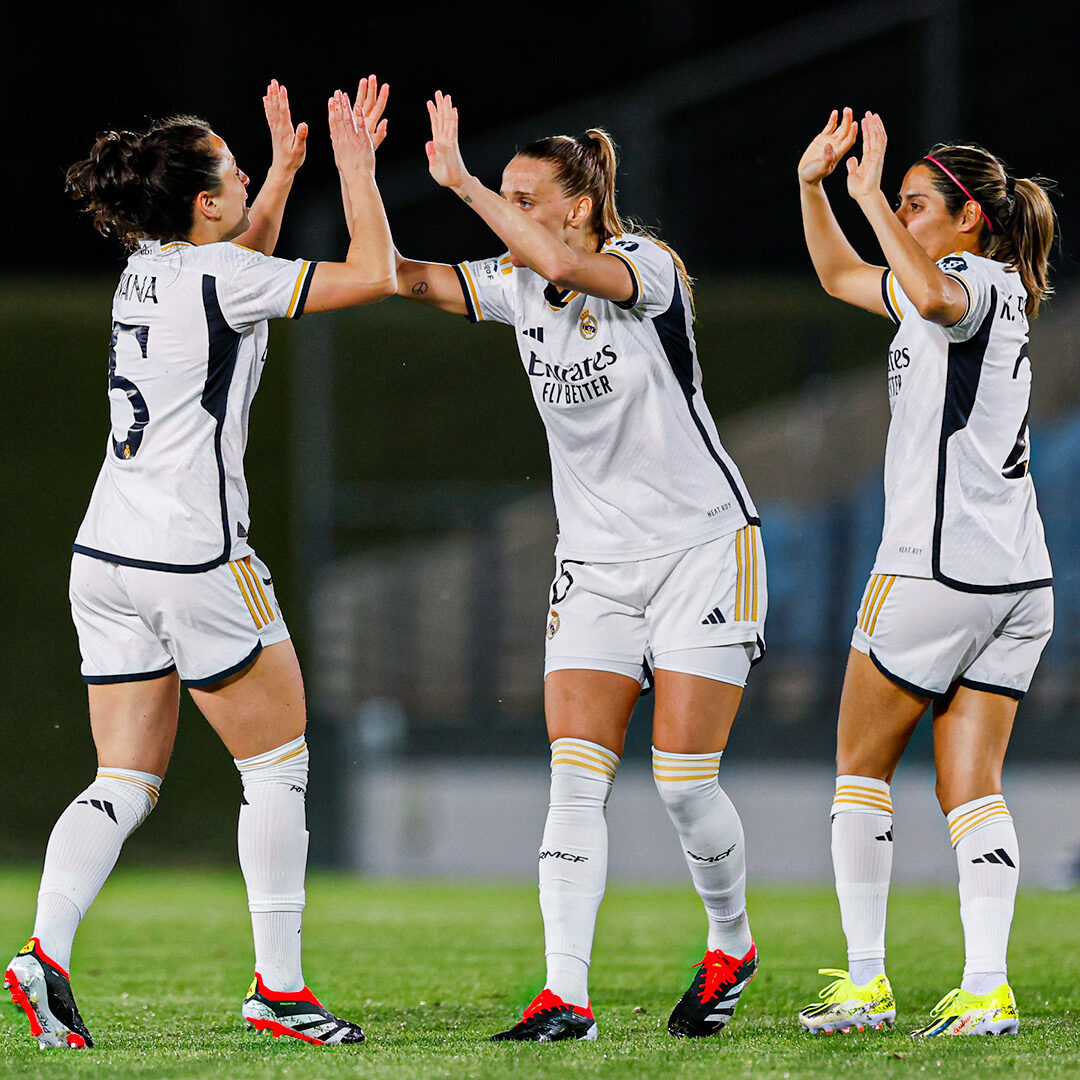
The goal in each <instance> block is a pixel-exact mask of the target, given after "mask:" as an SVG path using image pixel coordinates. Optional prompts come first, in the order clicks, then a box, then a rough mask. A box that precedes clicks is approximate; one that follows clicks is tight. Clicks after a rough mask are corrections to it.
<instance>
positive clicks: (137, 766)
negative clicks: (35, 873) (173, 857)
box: [4, 672, 180, 1048]
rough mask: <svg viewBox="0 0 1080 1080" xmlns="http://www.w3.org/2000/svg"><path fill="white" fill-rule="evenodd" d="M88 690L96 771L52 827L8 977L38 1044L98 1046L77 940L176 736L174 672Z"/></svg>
mask: <svg viewBox="0 0 1080 1080" xmlns="http://www.w3.org/2000/svg"><path fill="white" fill-rule="evenodd" d="M88 689H89V702H90V727H91V731H92V732H93V736H94V743H95V745H96V747H97V755H98V771H97V775H96V777H95V778H94V781H93V783H91V785H90V786H89V787H88V788H86V789H85V790H84V791H83V792H81V793H80V794H79V795H78V796H76V798H75V799H74V801H73V802H72V803H71V804H70V805H69V806H68V808H67V809H66V810H65V811H64V813H63V814H61V816H60V818H59V820H58V821H57V823H56V825H55V826H54V827H53V831H52V834H51V835H50V837H49V845H48V848H47V849H46V852H45V866H44V869H43V871H42V875H41V888H40V890H39V892H38V905H37V915H36V918H35V921H34V932H33V935H32V937H31V938H30V940H29V941H28V942H27V944H26V945H25V946H24V947H23V949H22V950H20V952H19V954H18V955H17V956H16V957H15V958H14V959H13V960H12V961H11V963H10V964H9V965H8V967H7V969H6V971H5V976H4V984H5V986H6V987H7V988H8V989H9V990H10V991H11V996H12V999H13V1000H14V1001H15V1003H16V1004H17V1005H19V1006H20V1007H21V1008H22V1009H23V1011H24V1012H25V1014H26V1017H27V1020H28V1021H29V1024H30V1031H31V1034H33V1035H34V1036H35V1037H36V1038H37V1039H38V1042H39V1043H40V1044H41V1045H42V1046H67V1047H79V1048H82V1047H87V1046H92V1045H93V1039H92V1038H91V1036H90V1032H89V1031H88V1030H87V1028H86V1025H85V1023H84V1022H83V1019H82V1017H81V1016H80V1015H79V1009H78V1006H77V1005H76V1004H75V998H74V996H73V995H72V992H71V983H70V978H69V975H68V971H69V969H70V967H71V949H72V943H73V942H74V939H75V932H76V930H77V929H78V926H79V923H80V922H81V921H82V919H83V917H84V916H85V915H86V912H87V911H88V910H89V908H90V905H91V904H92V903H93V902H94V899H95V897H96V896H97V894H98V892H99V891H100V890H101V887H102V885H104V884H105V880H106V879H107V878H108V876H109V874H110V873H111V872H112V868H113V867H114V866H115V865H116V860H117V859H118V858H119V855H120V849H121V848H122V847H123V844H124V841H125V840H126V839H127V838H128V836H130V835H131V833H132V832H133V831H134V830H135V829H137V828H138V827H139V825H140V824H142V822H143V821H144V820H145V819H146V817H147V815H148V814H149V813H150V811H151V810H152V809H153V808H154V804H155V803H156V802H157V798H158V792H159V789H160V786H161V780H162V777H163V776H164V775H165V770H166V768H167V766H168V763H169V755H170V754H171V753H172V747H173V742H174V741H175V738H176V722H177V713H178V709H179V691H180V683H179V679H178V678H177V676H176V673H175V672H173V673H171V674H169V675H165V676H162V677H160V678H157V679H147V680H135V681H131V682H117V683H106V684H100V685H91V686H90V687H89V688H88Z"/></svg>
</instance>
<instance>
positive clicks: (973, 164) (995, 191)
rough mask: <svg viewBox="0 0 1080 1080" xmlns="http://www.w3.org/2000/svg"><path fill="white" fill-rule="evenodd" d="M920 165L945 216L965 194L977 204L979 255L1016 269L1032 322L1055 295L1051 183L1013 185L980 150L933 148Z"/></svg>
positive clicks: (991, 157)
mask: <svg viewBox="0 0 1080 1080" xmlns="http://www.w3.org/2000/svg"><path fill="white" fill-rule="evenodd" d="M931 159H935V160H931ZM938 162H940V165H939V164H938ZM922 163H925V165H926V168H927V169H928V170H929V171H930V174H931V177H932V180H933V185H934V190H935V191H937V192H938V193H939V194H940V195H942V196H943V197H944V199H945V207H946V209H947V210H948V211H949V213H950V214H952V215H954V216H955V215H957V214H959V213H960V211H961V210H962V209H963V208H964V204H965V203H966V202H967V201H968V192H970V195H971V198H973V199H974V200H975V201H976V202H977V203H978V204H979V208H980V209H981V210H982V212H983V214H984V215H985V219H986V220H984V221H983V222H982V225H981V235H980V253H981V254H983V255H985V256H986V257H987V258H988V259H995V260H996V261H997V262H1003V263H1007V264H1008V265H1009V266H1013V267H1015V268H1016V270H1017V272H1018V273H1019V274H1020V280H1021V281H1022V282H1023V283H1024V288H1025V289H1026V290H1027V294H1028V300H1027V313H1028V315H1030V316H1031V317H1032V318H1035V316H1037V315H1038V313H1039V308H1040V307H1041V305H1042V303H1043V301H1044V300H1047V299H1049V297H1050V296H1051V295H1053V292H1054V289H1053V286H1052V285H1051V284H1050V251H1051V248H1052V247H1053V243H1054V236H1055V233H1056V231H1057V212H1056V211H1055V210H1054V207H1053V204H1052V203H1051V202H1050V195H1049V192H1050V191H1052V190H1054V187H1055V185H1054V182H1053V181H1052V180H1047V179H1046V178H1045V177H1041V176H1037V177H1032V178H1030V179H1023V180H1015V179H1013V178H1012V177H1011V176H1009V175H1008V173H1007V172H1006V170H1005V164H1004V162H1002V161H1001V160H1000V159H999V158H996V157H995V156H994V155H993V154H991V153H990V152H989V151H988V150H984V149H983V148H982V147H981V146H948V145H938V146H935V147H934V148H933V149H932V150H931V151H930V153H929V155H927V157H925V158H923V161H922V162H921V163H920V164H922ZM942 166H944V169H943V168H942ZM945 169H948V171H949V172H950V173H952V174H953V176H952V177H950V176H949V175H948V174H947V173H946V172H945V171H944V170H945ZM954 178H955V179H954ZM957 181H959V184H958V183H957ZM960 184H963V186H964V188H967V192H965V191H964V190H963V189H962V188H961V187H960V186H959V185H960Z"/></svg>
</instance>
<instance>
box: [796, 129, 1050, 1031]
mask: <svg viewBox="0 0 1080 1080" xmlns="http://www.w3.org/2000/svg"><path fill="white" fill-rule="evenodd" d="M858 134H859V124H858V122H857V121H856V120H855V119H854V118H853V116H852V113H851V110H850V109H844V111H843V113H842V114H840V113H837V112H833V113H832V115H831V116H830V118H829V121H828V123H827V124H826V125H825V128H824V129H823V130H822V131H821V133H820V134H819V135H818V136H817V137H816V138H815V139H814V140H813V142H811V144H810V146H809V147H808V148H807V150H806V152H805V153H804V154H803V156H802V160H801V161H800V162H799V166H798V173H799V187H800V192H801V198H802V215H803V225H804V228H805V232H806V242H807V246H808V248H809V250H810V257H811V259H812V261H813V264H814V269H815V270H816V271H817V274H818V277H819V278H820V280H821V284H822V285H823V286H824V288H825V290H826V292H828V293H829V294H830V295H831V296H835V297H838V298H839V299H841V300H844V301H846V302H847V303H849V304H854V305H855V306H857V307H861V308H865V309H866V310H867V311H871V312H873V313H874V314H876V315H881V316H884V317H886V318H889V319H891V320H892V321H893V322H894V323H895V324H896V327H897V331H896V337H895V338H894V340H893V343H892V345H891V347H890V349H889V357H888V390H889V404H890V407H891V410H892V420H891V423H890V425H889V435H888V440H887V443H886V448H885V524H884V530H883V535H882V539H881V545H880V547H879V548H878V552H877V558H876V561H875V563H874V567H873V571H872V573H871V576H870V581H869V583H868V585H867V587H866V591H865V593H864V595H863V599H862V602H861V604H860V606H859V610H858V614H857V619H856V626H855V630H854V633H853V636H852V641H851V653H850V656H849V659H848V666H847V674H846V675H845V678H844V689H843V694H842V696H841V701H840V716H839V723H838V731H837V753H836V765H837V778H836V790H835V797H834V801H833V804H832V853H833V868H834V871H835V876H836V891H837V897H838V899H839V902H840V915H841V921H842V923H843V928H844V933H845V936H846V938H847V946H848V964H849V968H848V970H846V971H844V970H839V969H822V974H829V975H831V976H833V981H832V982H830V983H829V985H828V986H826V987H825V988H824V990H823V991H822V993H821V1000H820V1001H817V1002H814V1003H813V1004H812V1005H809V1006H807V1008H806V1009H804V1010H803V1011H802V1012H801V1013H800V1014H799V1022H800V1024H801V1025H802V1027H803V1028H804V1029H805V1030H807V1031H810V1032H831V1031H850V1030H852V1029H853V1028H858V1029H860V1030H861V1029H862V1028H863V1027H865V1026H867V1025H870V1026H872V1027H882V1026H891V1025H892V1023H893V1020H894V1019H895V1017H896V1004H895V1000H894V997H893V992H892V988H891V987H890V985H889V980H888V978H887V976H886V974H885V909H886V902H887V897H888V889H889V876H890V871H891V867H892V843H893V834H892V800H891V797H890V790H889V784H890V782H891V780H892V777H893V773H894V772H895V770H896V767H897V764H898V763H899V761H900V757H901V755H902V754H903V752H904V748H905V747H906V746H907V743H908V740H909V739H910V738H911V735H912V732H913V731H914V730H915V726H916V724H917V723H918V721H919V719H920V718H921V717H922V715H923V713H924V712H925V711H926V709H927V708H928V707H929V708H930V709H931V710H932V714H933V724H934V759H935V762H936V766H937V797H938V801H939V802H940V804H941V809H942V811H943V812H944V814H945V815H946V818H947V821H948V827H949V836H950V840H951V841H952V845H953V847H954V848H955V851H956V860H957V866H958V869H959V881H960V916H961V921H962V923H963V929H964V950H965V962H964V973H963V978H962V982H961V984H960V986H959V987H957V988H956V989H954V990H952V991H950V992H949V993H948V994H946V995H945V997H943V998H942V999H941V1001H940V1002H938V1004H937V1005H936V1006H935V1007H934V1009H933V1010H932V1012H931V1019H930V1022H929V1023H927V1024H926V1025H925V1026H923V1027H920V1028H918V1029H917V1030H915V1031H913V1032H912V1034H913V1035H920V1036H935V1035H987V1034H1014V1033H1015V1032H1016V1031H1017V1030H1018V1026H1019V1014H1018V1012H1017V1008H1016V1001H1015V998H1014V996H1013V993H1012V990H1011V989H1010V988H1009V984H1008V976H1007V969H1006V950H1007V946H1008V939H1009V929H1010V926H1011V923H1012V915H1013V906H1014V902H1015V897H1016V885H1017V875H1018V867H1019V861H1020V858H1019V852H1018V850H1017V843H1016V832H1015V830H1014V828H1013V822H1012V818H1011V816H1010V814H1009V810H1008V806H1007V805H1006V802H1005V799H1004V797H1003V796H1002V785H1001V771H1002V764H1003V761H1004V757H1005V751H1006V748H1007V746H1008V743H1009V735H1010V733H1011V731H1012V726H1013V721H1014V719H1015V716H1016V710H1017V705H1018V703H1019V701H1020V699H1021V698H1022V697H1023V696H1024V693H1025V691H1026V690H1027V689H1028V686H1029V684H1030V683H1031V678H1032V675H1033V674H1034V671H1035V668H1036V665H1037V664H1038V661H1039V657H1040V655H1041V653H1042V650H1043V647H1044V646H1045V645H1046V642H1047V640H1048V639H1049V637H1050V633H1051V630H1052V628H1053V616H1054V609H1053V592H1052V588H1051V586H1052V573H1051V567H1050V557H1049V555H1048V553H1047V550H1046V542H1045V540H1044V537H1043V527H1042V521H1041V520H1040V518H1039V512H1038V509H1037V507H1036V503H1035V488H1034V485H1033V483H1032V479H1031V474H1030V472H1029V470H1028V462H1029V448H1028V407H1029V401H1030V391H1031V377H1032V366H1031V361H1030V359H1029V357H1028V319H1029V318H1033V317H1034V316H1035V315H1036V314H1037V313H1038V311H1039V308H1040V305H1041V304H1042V302H1043V301H1044V300H1045V299H1046V298H1047V297H1048V296H1049V295H1050V293H1051V288H1050V283H1049V272H1048V270H1049V256H1050V249H1051V245H1052V243H1053V240H1054V233H1055V224H1056V221H1055V213H1054V209H1053V206H1052V205H1051V203H1050V199H1049V196H1048V193H1047V192H1048V188H1049V186H1050V185H1049V182H1048V181H1046V180H1043V179H1015V178H1014V177H1012V176H1010V175H1009V174H1008V172H1007V171H1006V169H1005V166H1004V164H1003V163H1002V162H1001V161H1000V160H999V159H998V158H996V157H995V156H994V155H993V154H990V153H989V152H987V151H986V150H983V149H982V148H981V147H978V146H952V145H938V146H935V147H934V148H933V149H932V150H931V151H930V152H929V153H928V154H927V155H926V156H925V157H922V158H920V159H919V160H918V161H916V162H915V163H914V164H913V165H912V166H911V167H910V168H909V169H908V171H907V174H906V175H905V177H904V180H903V183H902V185H901V188H900V198H899V204H898V206H897V207H896V208H895V210H894V209H893V208H892V207H890V205H889V202H888V200H887V199H886V197H885V195H884V194H883V193H882V190H881V172H882V165H883V162H884V157H885V144H886V139H885V128H884V125H883V124H882V121H881V118H880V117H879V116H878V115H877V114H876V113H870V112H868V113H866V115H865V117H864V118H863V120H862V157H861V159H856V158H854V157H850V158H848V159H847V166H846V167H847V186H848V193H849V194H850V195H851V196H852V198H854V199H855V201H856V203H857V204H858V206H859V209H860V210H862V212H863V213H864V214H865V215H866V218H867V220H868V221H869V223H870V225H871V227H872V228H873V230H874V233H875V236H876V237H877V240H878V242H879V243H880V245H881V249H882V251H883V253H884V255H885V261H886V263H887V266H872V265H870V264H868V263H866V262H863V260H862V259H861V258H860V257H859V255H858V254H857V253H856V252H855V250H854V249H853V248H852V246H851V245H850V244H849V243H848V241H847V239H846V238H845V236H844V234H843V232H842V231H841V229H840V227H839V225H838V224H837V222H836V219H835V218H834V217H833V214H832V211H831V209H830V207H829V201H828V198H827V196H826V195H825V191H824V187H823V185H822V182H823V181H824V179H825V178H826V177H827V176H829V174H830V173H832V171H833V170H834V169H835V168H836V166H837V164H838V163H839V161H840V160H841V158H843V157H844V156H845V155H846V154H847V153H848V151H849V150H850V149H851V148H852V146H853V145H854V143H855V140H856V138H857V136H858Z"/></svg>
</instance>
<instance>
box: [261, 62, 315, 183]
mask: <svg viewBox="0 0 1080 1080" xmlns="http://www.w3.org/2000/svg"><path fill="white" fill-rule="evenodd" d="M262 100H263V111H264V112H265V113H266V123H267V125H268V126H269V128H270V143H271V146H272V147H273V157H272V159H271V163H270V168H271V169H280V170H282V171H284V172H288V173H294V172H296V170H297V169H299V168H300V166H301V165H303V164H304V158H305V157H306V156H307V137H308V126H307V124H305V123H302V122H301V123H299V124H297V125H296V127H295V129H294V128H293V123H292V115H291V113H290V111H289V92H288V90H286V89H285V87H284V86H282V85H281V83H279V82H278V81H277V79H271V80H270V85H269V86H268V87H267V88H266V93H265V94H264V95H263V99H262Z"/></svg>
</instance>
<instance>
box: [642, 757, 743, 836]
mask: <svg viewBox="0 0 1080 1080" xmlns="http://www.w3.org/2000/svg"><path fill="white" fill-rule="evenodd" d="M721 756H722V755H721V754H720V753H715V754H672V753H668V752H666V751H662V750H657V749H656V748H655V747H654V748H653V756H652V764H653V780H654V782H655V784H656V790H657V792H658V793H659V795H660V799H661V801H662V802H663V804H664V806H665V807H666V808H667V812H668V814H669V815H670V817H671V819H672V820H673V821H674V822H675V823H676V825H679V824H684V823H685V824H690V823H692V822H693V821H695V820H696V819H697V818H699V817H700V816H701V815H702V814H703V813H705V812H706V810H707V809H709V808H711V807H712V806H714V805H715V804H717V803H724V804H727V803H729V802H730V800H729V799H728V797H727V795H726V794H725V792H724V789H723V788H722V787H720V782H719V780H718V778H717V774H718V772H719V769H720V758H721Z"/></svg>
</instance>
